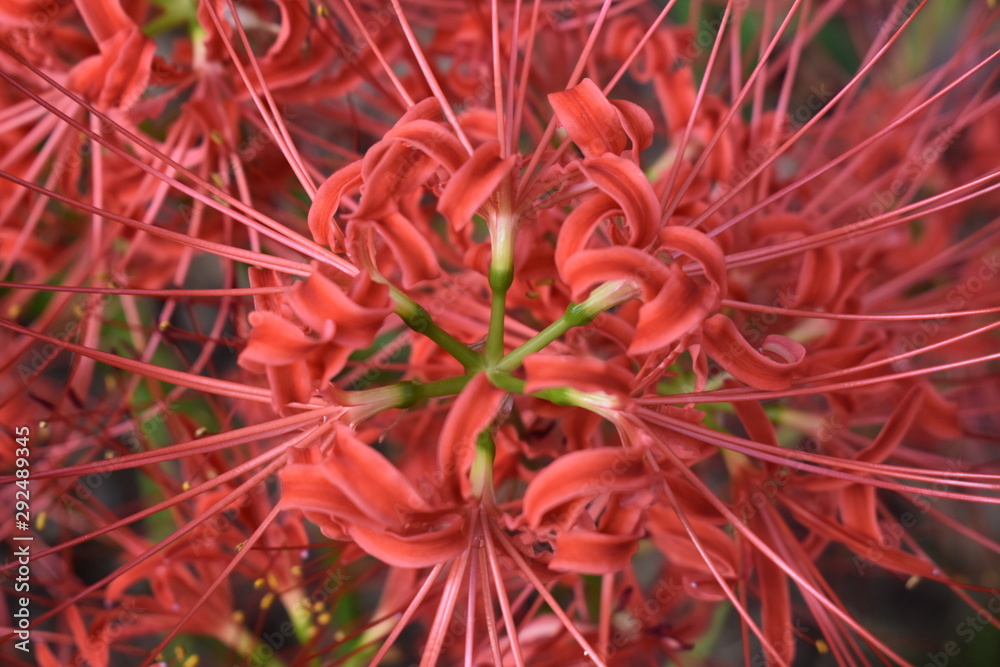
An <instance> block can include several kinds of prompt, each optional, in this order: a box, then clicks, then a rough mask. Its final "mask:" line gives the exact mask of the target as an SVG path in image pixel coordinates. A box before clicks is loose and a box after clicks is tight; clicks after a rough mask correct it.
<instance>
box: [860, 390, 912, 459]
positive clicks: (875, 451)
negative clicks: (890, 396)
mask: <svg viewBox="0 0 1000 667" xmlns="http://www.w3.org/2000/svg"><path fill="white" fill-rule="evenodd" d="M923 399H924V388H923V387H922V386H920V385H917V386H915V387H913V388H912V389H910V390H909V391H908V392H906V395H905V396H903V398H901V399H900V401H899V405H897V406H896V409H895V410H893V411H892V415H890V416H889V419H887V420H886V422H885V425H884V426H883V427H882V430H881V431H879V434H878V437H877V438H875V441H874V442H873V443H872V444H870V445H868V447H866V448H864V449H863V450H861V451H860V452H858V453H857V455H856V456H855V457H854V458H855V459H856V460H858V461H865V462H867V463H881V462H882V461H884V460H885V459H886V458H888V456H889V455H890V454H892V452H893V451H895V449H896V447H898V446H899V443H900V442H902V440H903V436H905V435H906V434H907V432H908V431H909V430H910V427H911V426H913V422H914V421H915V420H916V419H917V417H918V415H920V413H921V411H922V409H923V403H924V400H923Z"/></svg>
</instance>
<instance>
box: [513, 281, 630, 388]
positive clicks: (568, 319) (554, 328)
mask: <svg viewBox="0 0 1000 667" xmlns="http://www.w3.org/2000/svg"><path fill="white" fill-rule="evenodd" d="M637 295H638V289H637V288H636V287H635V286H634V285H632V284H631V283H627V282H625V281H621V280H612V281H610V282H606V283H604V284H603V285H601V286H599V287H597V288H595V289H594V291H592V292H591V293H590V296H588V297H587V299H586V300H585V301H584V302H583V303H579V304H577V303H571V304H570V305H569V306H567V308H566V312H565V313H564V314H563V316H562V317H560V318H559V319H558V320H556V321H555V322H553V323H552V324H550V325H549V326H547V327H545V328H544V329H542V330H541V331H539V332H538V333H537V334H535V335H534V336H533V337H532V338H531V339H530V340H527V341H525V342H524V343H523V344H522V345H520V346H519V347H517V348H515V349H514V350H512V351H511V352H510V354H508V355H507V356H505V357H504V358H503V359H501V360H500V362H499V363H498V364H497V365H496V366H495V368H496V370H498V371H504V372H510V371H512V370H514V369H515V368H517V367H518V366H520V365H521V363H522V362H523V361H524V358H525V357H527V356H528V355H529V354H534V353H535V352H540V351H541V350H542V349H544V348H545V347H547V346H548V345H549V343H551V342H552V341H554V340H556V339H557V338H559V337H560V336H562V335H563V334H564V333H566V332H567V331H569V330H570V329H572V328H573V327H582V326H586V325H588V324H590V323H591V322H592V321H593V320H594V318H595V317H597V316H598V315H600V314H601V313H602V312H604V311H605V310H608V309H610V308H614V307H615V306H617V305H619V304H621V303H624V302H625V301H628V300H629V299H631V298H634V297H635V296H637Z"/></svg>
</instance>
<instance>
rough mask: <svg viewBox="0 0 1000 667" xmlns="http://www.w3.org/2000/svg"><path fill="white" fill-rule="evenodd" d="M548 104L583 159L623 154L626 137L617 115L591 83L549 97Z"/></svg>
mask: <svg viewBox="0 0 1000 667" xmlns="http://www.w3.org/2000/svg"><path fill="white" fill-rule="evenodd" d="M549 102H550V103H551V104H552V108H553V109H554V110H555V112H556V116H557V117H558V118H559V122H560V123H562V125H563V127H565V128H566V132H567V134H569V138H570V139H571V140H572V141H573V143H574V144H576V145H577V146H578V147H579V148H580V150H581V151H582V152H583V154H584V155H585V156H587V157H599V156H601V155H604V154H605V153H613V154H615V155H621V153H622V151H624V150H625V145H626V143H627V141H628V135H626V134H625V130H624V129H623V128H622V123H621V120H619V117H618V112H617V110H616V109H615V107H614V106H612V104H611V102H609V101H608V98H607V97H605V96H604V93H602V92H601V89H600V88H598V87H597V84H595V83H594V82H593V81H591V80H590V79H584V80H583V81H581V82H580V83H578V84H577V85H575V86H573V87H572V88H570V89H569V90H561V91H559V92H557V93H552V94H550V95H549Z"/></svg>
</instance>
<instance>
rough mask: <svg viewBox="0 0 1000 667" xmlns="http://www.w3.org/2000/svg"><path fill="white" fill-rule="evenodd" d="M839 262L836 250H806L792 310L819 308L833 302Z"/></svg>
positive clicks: (839, 266) (837, 284)
mask: <svg viewBox="0 0 1000 667" xmlns="http://www.w3.org/2000/svg"><path fill="white" fill-rule="evenodd" d="M840 272H841V261H840V253H839V252H838V251H837V249H836V248H830V247H822V248H815V249H813V250H807V251H806V252H805V254H804V255H803V258H802V268H801V269H800V271H799V284H798V288H797V289H796V290H795V298H794V299H793V300H792V302H791V303H790V304H789V305H790V306H791V307H792V308H806V307H814V308H815V307H820V306H825V305H827V304H828V303H830V302H831V301H833V300H834V299H835V298H836V296H837V292H838V290H839V289H840Z"/></svg>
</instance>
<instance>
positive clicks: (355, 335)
mask: <svg viewBox="0 0 1000 667" xmlns="http://www.w3.org/2000/svg"><path fill="white" fill-rule="evenodd" d="M358 281H359V283H360V284H361V285H362V287H363V290H362V295H363V296H364V297H365V300H366V301H367V302H368V303H369V304H371V305H370V306H369V305H365V304H362V303H359V302H358V301H356V300H355V299H353V298H351V296H350V295H348V294H347V293H346V292H345V291H344V290H343V289H341V288H340V287H339V286H338V285H337V284H336V283H334V282H333V281H332V280H330V279H329V278H327V277H325V276H323V275H322V274H320V273H314V274H312V275H311V276H310V277H309V278H308V279H307V280H304V281H302V282H300V283H298V284H297V285H296V286H295V288H294V289H293V290H292V291H291V293H290V294H289V295H288V302H289V304H290V305H291V306H292V308H293V309H294V310H295V314H296V315H298V316H299V319H301V320H302V321H303V322H304V323H305V324H306V325H307V326H308V327H310V328H311V329H313V330H314V331H322V330H323V329H324V328H325V327H326V326H327V325H326V323H327V322H333V324H334V325H335V329H334V335H333V340H334V341H335V342H337V343H340V344H342V345H347V346H349V347H353V348H355V349H360V348H364V347H367V346H369V345H371V343H372V341H373V340H374V339H375V335H376V334H377V333H378V330H379V328H380V327H381V326H382V324H383V323H384V322H385V319H386V318H387V317H388V316H389V314H390V313H391V312H392V305H391V303H390V301H389V289H388V288H387V287H386V286H385V285H380V284H378V283H374V284H373V283H372V282H371V280H370V279H369V278H368V277H367V276H363V277H359V278H358Z"/></svg>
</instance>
